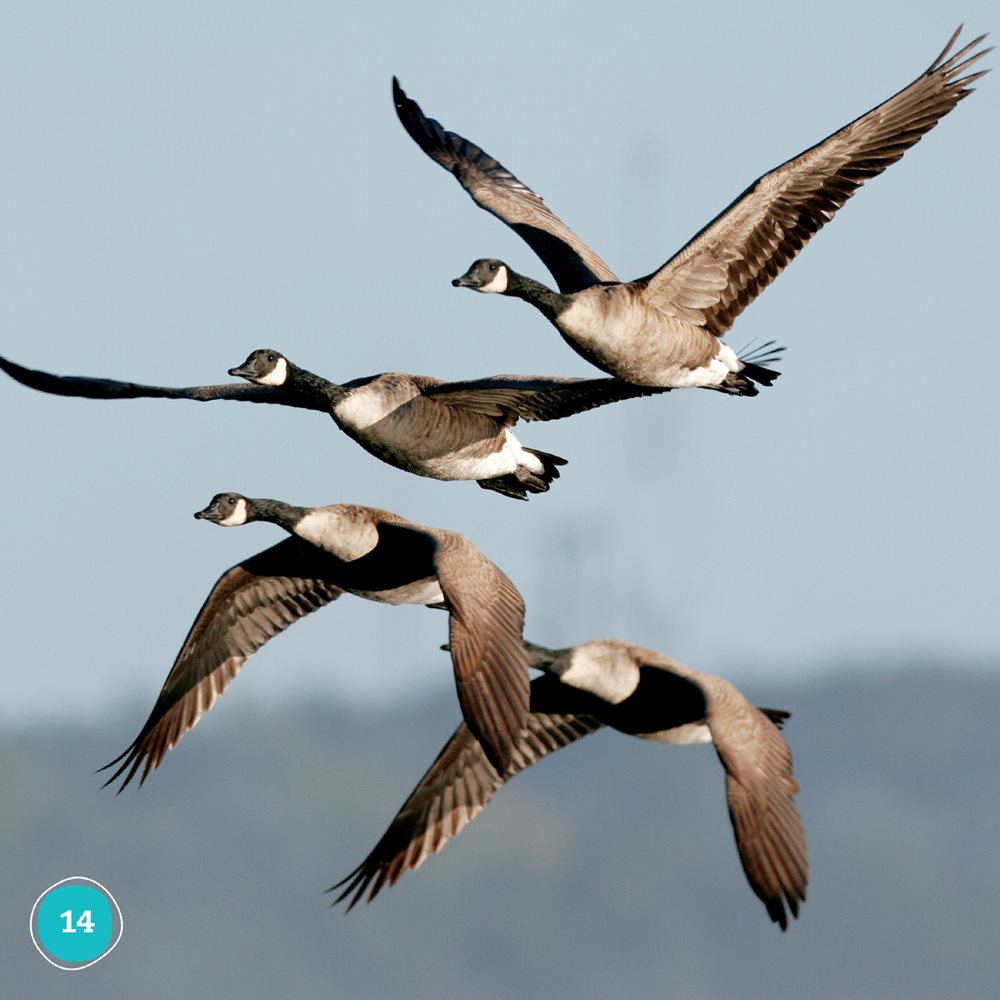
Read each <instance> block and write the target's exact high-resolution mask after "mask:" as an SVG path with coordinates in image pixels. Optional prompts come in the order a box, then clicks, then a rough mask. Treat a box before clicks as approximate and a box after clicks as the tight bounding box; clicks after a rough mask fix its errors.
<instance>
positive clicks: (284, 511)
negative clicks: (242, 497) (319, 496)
mask: <svg viewBox="0 0 1000 1000" xmlns="http://www.w3.org/2000/svg"><path fill="white" fill-rule="evenodd" d="M308 510H309V508H307V507H296V506H295V505H294V504H290V503H285V501H284V500H268V499H267V498H266V497H254V498H252V499H251V498H250V497H247V521H270V522H271V523H272V524H276V525H278V527H280V528H284V529H285V531H289V532H291V531H293V530H294V529H295V525H297V524H298V523H299V521H301V520H302V518H303V517H305V515H306V514H307V513H308Z"/></svg>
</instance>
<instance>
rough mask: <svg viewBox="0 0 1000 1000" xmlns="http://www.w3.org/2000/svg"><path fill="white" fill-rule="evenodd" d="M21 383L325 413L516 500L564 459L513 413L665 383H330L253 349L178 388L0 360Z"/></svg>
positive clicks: (106, 395) (61, 391)
mask: <svg viewBox="0 0 1000 1000" xmlns="http://www.w3.org/2000/svg"><path fill="white" fill-rule="evenodd" d="M0 368H2V369H3V370H4V371H5V372H6V373H7V374H8V375H10V377H11V378H13V379H15V380H16V381H18V382H20V383H21V384H22V385H26V386H29V387H30V388H32V389H38V390H40V391H41V392H48V393H54V394H56V395H61V396H84V397H87V398H90V399H135V398H139V397H159V398H167V399H193V400H199V401H202V402H204V401H210V400H214V399H235V400H244V401H246V402H249V403H276V404H279V405H281V406H296V407H300V408H302V409H309V410H319V411H320V412H321V413H328V414H329V415H330V416H331V417H332V418H333V420H334V422H335V423H336V424H337V426H338V427H339V428H340V429H341V430H342V431H344V433H345V434H347V435H348V436H349V437H351V438H353V439H354V440H355V441H357V443H358V444H360V445H361V447H362V448H364V449H365V451H367V452H369V453H370V454H372V455H374V456H375V457H376V458H380V459H381V460H382V461H383V462H387V463H388V464H389V465H392V466H395V467H396V468H397V469H403V470H404V471H406V472H412V473H415V474H416V475H418V476H426V477H429V478H431V479H443V480H463V479H464V480H469V479H472V480H476V481H477V482H478V484H479V485H480V486H481V487H482V488H483V489H487V490H493V491H495V492H497V493H500V494H502V495H503V496H508V497H512V498H514V499H517V500H527V499H528V493H544V492H546V491H547V490H548V489H549V484H550V483H551V482H552V480H553V479H557V478H558V477H559V466H561V465H565V464H566V459H564V458H560V457H559V456H557V455H550V454H548V453H547V452H544V451H538V450H537V449H535V448H526V447H524V446H523V445H522V444H521V442H520V441H518V439H517V438H516V437H515V436H514V434H513V432H512V430H511V428H512V427H513V426H514V425H515V424H516V423H517V421H518V419H519V418H521V419H524V420H557V419H559V418H561V417H568V416H571V415H573V414H576V413H582V412H583V411H584V410H589V409H593V408H594V407H597V406H604V405H606V404H608V403H614V402H618V401H620V400H624V399H632V398H635V397H638V396H649V395H654V394H657V393H660V392H666V391H667V390H666V389H659V388H654V387H646V386H637V385H631V384H629V383H627V382H622V381H621V380H619V379H614V378H597V379H582V378H557V377H549V376H538V375H493V376H490V377H488V378H481V379H471V380H468V381H463V382H443V381H441V380H440V379H436V378H432V377H430V376H427V375H406V374H403V373H402V372H384V373H382V374H380V375H371V376H369V377H367V378H360V379H355V380H354V381H352V382H346V383H344V384H343V385H338V384H337V383H335V382H331V381H329V380H328V379H325V378H322V377H321V376H319V375H315V374H313V373H312V372H309V371H306V370H305V369H304V368H299V367H298V366H297V365H295V364H293V363H292V362H291V361H289V360H288V358H286V357H285V356H284V355H283V354H281V353H280V352H279V351H276V350H272V349H270V348H262V349H260V350H256V351H253V352H252V353H251V354H250V355H249V357H247V359H246V360H245V361H244V362H243V363H242V364H241V365H239V366H237V367H236V368H230V369H229V374H230V375H232V376H234V377H240V378H244V379H246V380H247V381H248V382H249V383H251V384H249V385H244V384H242V383H238V382H235V383H230V384H224V385H200V386H191V387H188V388H169V387H166V386H153V385H139V384H138V383H135V382H118V381H115V380H113V379H103V378H87V377H84V376H61V375H54V374H52V373H50V372H43V371H36V370H33V369H30V368H25V367H23V366H21V365H18V364H15V363H14V362H13V361H9V360H7V359H6V358H0Z"/></svg>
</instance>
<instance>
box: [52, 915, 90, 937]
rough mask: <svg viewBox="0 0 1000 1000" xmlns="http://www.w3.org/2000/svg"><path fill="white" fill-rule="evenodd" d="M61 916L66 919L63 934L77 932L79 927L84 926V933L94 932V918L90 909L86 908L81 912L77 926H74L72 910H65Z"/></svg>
mask: <svg viewBox="0 0 1000 1000" xmlns="http://www.w3.org/2000/svg"><path fill="white" fill-rule="evenodd" d="M59 916H60V917H62V918H63V919H64V920H65V921H66V926H65V927H64V928H63V929H62V932H63V934H75V933H76V928H77V927H82V928H83V933H84V934H93V933H94V918H93V916H92V914H91V912H90V910H84V911H83V913H81V914H80V917H79V919H78V920H77V922H76V927H74V926H73V911H72V910H64V911H63V912H62V913H60V914H59Z"/></svg>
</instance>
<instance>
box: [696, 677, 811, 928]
mask: <svg viewBox="0 0 1000 1000" xmlns="http://www.w3.org/2000/svg"><path fill="white" fill-rule="evenodd" d="M700 683H701V684H702V687H703V688H704V690H705V692H706V695H707V696H708V725H709V728H710V730H711V733H712V741H713V743H714V744H715V749H716V752H717V753H718V755H719V760H720V761H721V762H722V766H723V767H724V768H725V771H726V799H727V801H728V804H729V818H730V820H731V821H732V824H733V832H734V834H735V836H736V848H737V850H738V851H739V855H740V861H741V863H742V865H743V871H744V872H745V873H746V877H747V881H748V882H749V883H750V888H751V889H753V891H754V892H755V893H756V894H757V897H758V898H759V899H760V900H761V902H762V903H763V904H764V906H765V907H766V908H767V912H768V915H769V916H770V917H771V919H772V920H773V921H774V922H775V923H777V924H779V925H780V926H781V929H782V930H785V928H786V927H787V926H788V914H787V913H786V907H787V909H788V911H790V912H791V914H792V916H793V917H797V916H798V915H799V904H800V903H801V902H803V901H804V900H805V898H806V883H807V882H808V878H809V859H808V854H807V852H806V837H805V832H804V830H803V829H802V818H801V816H800V815H799V811H798V809H797V808H796V806H795V795H796V793H797V792H798V790H799V783H798V782H797V781H796V780H795V777H794V776H793V774H792V754H791V751H790V750H789V749H788V744H787V743H786V742H785V740H784V737H783V736H782V735H781V733H780V732H779V730H778V725H780V722H778V723H775V722H772V721H771V719H769V718H768V717H767V716H766V715H765V714H764V713H763V712H762V711H761V710H759V709H757V708H754V706H753V705H751V704H750V702H748V701H747V700H746V698H744V697H743V695H742V694H740V692H739V691H737V690H736V688H734V687H733V686H732V685H731V684H730V683H728V682H727V681H724V680H722V678H719V677H709V676H707V675H703V676H702V677H701V678H700ZM769 711H770V710H769ZM776 714H778V715H780V716H785V717H787V713H776ZM780 721H781V722H783V721H784V719H783V718H782V719H781V720H780Z"/></svg>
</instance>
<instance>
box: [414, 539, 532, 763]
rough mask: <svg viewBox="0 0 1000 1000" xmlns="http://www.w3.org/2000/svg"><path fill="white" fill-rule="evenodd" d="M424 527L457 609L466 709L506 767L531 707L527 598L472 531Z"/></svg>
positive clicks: (456, 652) (458, 668)
mask: <svg viewBox="0 0 1000 1000" xmlns="http://www.w3.org/2000/svg"><path fill="white" fill-rule="evenodd" d="M424 530H426V531H427V532H428V534H430V535H431V536H432V537H433V538H434V539H435V541H436V543H437V544H436V547H435V550H434V567H435V571H436V573H437V577H438V583H439V584H440V586H441V593H442V594H443V595H444V599H445V602H446V603H447V605H448V609H449V611H450V612H451V618H450V625H449V641H450V646H451V660H452V665H453V666H454V669H455V683H456V686H457V688H458V701H459V704H460V705H461V707H462V716H463V717H464V719H465V722H466V724H467V725H468V727H469V729H471V730H472V733H473V735H474V736H475V737H476V739H478V740H479V741H480V742H481V743H482V744H483V747H484V749H485V752H486V756H487V758H488V759H489V761H490V763H491V764H492V765H493V766H494V767H495V768H496V769H497V770H498V771H499V772H501V773H503V772H504V771H505V770H506V769H507V766H508V765H509V764H510V762H511V759H512V754H513V752H514V747H515V746H517V741H518V739H519V737H520V734H521V729H522V728H523V726H524V719H525V716H526V715H527V713H528V700H529V694H528V690H529V679H528V657H527V654H526V653H525V651H524V641H523V637H522V633H523V630H524V601H523V600H522V598H521V595H520V594H519V593H518V591H517V588H516V587H515V586H514V584H513V583H511V581H510V580H509V579H508V578H507V576H506V575H505V574H504V573H502V572H501V571H500V569H499V568H498V567H496V566H495V565H494V564H493V563H491V562H490V561H489V559H487V558H486V557H485V556H484V555H483V554H482V553H481V552H480V551H479V549H477V548H476V547H475V546H474V545H473V544H472V543H471V542H470V541H469V540H468V539H467V538H465V537H463V536H462V535H459V534H456V533H455V532H452V531H438V530H435V529H424Z"/></svg>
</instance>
